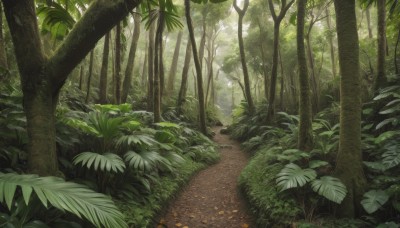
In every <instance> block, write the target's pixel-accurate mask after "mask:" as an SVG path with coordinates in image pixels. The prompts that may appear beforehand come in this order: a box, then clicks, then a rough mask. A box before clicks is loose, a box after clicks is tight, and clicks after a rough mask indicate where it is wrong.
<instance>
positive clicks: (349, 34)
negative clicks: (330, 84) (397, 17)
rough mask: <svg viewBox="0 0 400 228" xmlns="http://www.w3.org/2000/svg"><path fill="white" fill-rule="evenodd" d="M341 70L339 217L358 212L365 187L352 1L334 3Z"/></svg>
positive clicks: (338, 166) (336, 1)
mask: <svg viewBox="0 0 400 228" xmlns="http://www.w3.org/2000/svg"><path fill="white" fill-rule="evenodd" d="M335 11H336V28H337V37H338V45H339V66H340V73H341V74H340V75H341V80H340V107H341V108H340V139H339V152H338V155H337V160H336V169H335V175H336V176H337V177H338V178H340V180H341V181H342V182H343V183H344V184H345V185H346V187H347V195H346V198H345V199H344V200H343V202H342V203H341V204H340V205H339V209H338V211H337V213H338V215H339V216H341V217H351V218H352V217H355V216H357V215H359V214H360V212H361V209H360V207H361V204H360V201H361V199H362V196H363V193H364V189H365V187H366V179H365V176H364V173H363V167H362V158H361V80H360V63H359V46H358V45H359V44H358V34H357V20H356V14H355V0H335Z"/></svg>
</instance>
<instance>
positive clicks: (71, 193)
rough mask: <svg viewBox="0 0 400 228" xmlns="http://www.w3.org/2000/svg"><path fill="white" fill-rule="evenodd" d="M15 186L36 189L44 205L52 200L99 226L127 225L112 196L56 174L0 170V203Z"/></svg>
mask: <svg viewBox="0 0 400 228" xmlns="http://www.w3.org/2000/svg"><path fill="white" fill-rule="evenodd" d="M10 186H11V187H10ZM13 186H19V187H20V188H21V189H22V192H24V190H23V189H25V188H30V189H33V190H34V192H35V193H36V194H37V195H38V197H39V199H40V201H41V202H42V204H44V205H45V206H46V205H47V202H49V203H50V204H51V205H53V206H54V207H56V208H58V209H61V210H65V211H69V212H71V213H72V214H75V215H76V216H78V217H80V218H81V217H84V218H86V219H87V220H88V221H90V222H91V223H92V224H93V225H95V226H96V227H107V228H114V227H128V226H127V224H126V223H125V221H124V218H123V215H122V213H121V212H120V211H119V210H118V208H117V207H116V206H115V204H114V202H113V201H112V200H111V199H110V198H109V197H107V196H105V195H103V194H100V193H97V192H94V191H93V190H90V189H89V188H87V187H86V186H84V185H80V184H77V183H74V182H66V181H64V180H63V179H61V178H57V177H38V176H37V175H19V174H15V173H7V174H4V173H0V201H1V202H4V200H3V199H4V198H5V197H4V196H5V194H8V195H9V196H12V198H13V197H14V196H15V193H16V189H15V188H14V187H13ZM6 190H7V191H6ZM10 190H12V191H10ZM9 191H10V192H9ZM9 196H7V197H9ZM28 202H29V201H28Z"/></svg>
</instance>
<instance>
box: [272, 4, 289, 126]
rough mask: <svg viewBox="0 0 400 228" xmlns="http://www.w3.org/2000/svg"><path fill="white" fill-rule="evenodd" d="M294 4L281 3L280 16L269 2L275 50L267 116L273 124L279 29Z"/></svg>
mask: <svg viewBox="0 0 400 228" xmlns="http://www.w3.org/2000/svg"><path fill="white" fill-rule="evenodd" d="M293 3H294V0H292V1H290V2H289V3H287V4H286V0H282V1H281V9H280V12H279V14H278V15H276V13H275V9H274V4H273V2H272V0H268V4H269V10H270V11H271V15H272V19H273V20H274V50H273V54H272V72H271V85H270V89H269V100H268V101H269V106H268V114H267V122H271V121H272V119H273V117H274V115H275V93H276V79H277V77H278V51H279V50H278V48H279V27H280V24H281V22H282V19H283V18H284V17H285V15H286V12H287V11H288V10H289V8H290V7H291V6H292V4H293Z"/></svg>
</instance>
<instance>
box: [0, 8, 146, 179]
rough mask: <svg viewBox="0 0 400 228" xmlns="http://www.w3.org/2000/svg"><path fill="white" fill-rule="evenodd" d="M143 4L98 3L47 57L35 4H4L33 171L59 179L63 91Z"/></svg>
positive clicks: (30, 165)
mask: <svg viewBox="0 0 400 228" xmlns="http://www.w3.org/2000/svg"><path fill="white" fill-rule="evenodd" d="M138 4H139V2H138V1H133V0H115V1H94V2H93V3H92V4H91V5H90V7H89V8H88V9H87V10H86V12H85V14H84V15H83V16H82V18H81V19H80V20H79V22H78V23H76V24H75V26H74V28H73V29H72V30H71V31H70V33H68V35H67V37H66V38H65V39H64V41H63V42H62V44H61V45H60V46H59V48H58V49H57V51H56V52H55V53H54V54H53V55H52V56H50V57H48V58H47V57H45V54H44V53H43V47H42V43H41V40H40V33H39V28H38V24H37V17H36V12H35V3H34V1H33V0H3V6H4V12H5V14H6V18H7V21H8V26H9V28H10V33H11V37H12V40H13V44H14V51H15V57H16V60H17V64H18V69H19V73H20V79H21V87H22V91H23V99H24V103H23V104H24V109H25V114H26V117H27V132H28V137H29V142H28V154H29V159H28V165H29V168H30V171H31V172H33V173H37V174H39V175H42V176H43V175H59V173H58V162H57V153H56V141H55V123H54V122H55V121H54V119H55V116H54V113H55V108H56V106H57V100H58V99H57V98H58V93H59V90H60V89H61V87H62V86H63V85H64V83H65V81H66V79H67V78H68V76H69V75H70V73H71V71H72V70H73V69H74V68H75V67H76V66H77V65H78V64H79V63H80V62H81V61H82V59H83V58H84V57H85V56H86V55H87V54H88V53H89V52H90V50H92V49H93V48H94V46H95V44H96V42H97V41H98V40H99V39H100V38H101V37H102V36H103V35H104V34H105V33H106V32H107V31H109V30H110V29H111V28H112V27H113V26H114V25H115V24H116V23H117V22H119V21H120V20H122V18H123V17H125V16H126V15H127V14H128V13H129V11H130V10H132V9H133V8H134V7H136V6H137V5H138ZM16 18H17V19H18V20H16Z"/></svg>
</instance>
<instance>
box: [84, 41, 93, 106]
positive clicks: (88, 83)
mask: <svg viewBox="0 0 400 228" xmlns="http://www.w3.org/2000/svg"><path fill="white" fill-rule="evenodd" d="M93 61H94V49H93V50H91V51H90V57H89V70H88V80H87V84H86V98H85V103H86V104H87V103H89V97H90V87H91V82H92V77H93Z"/></svg>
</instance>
